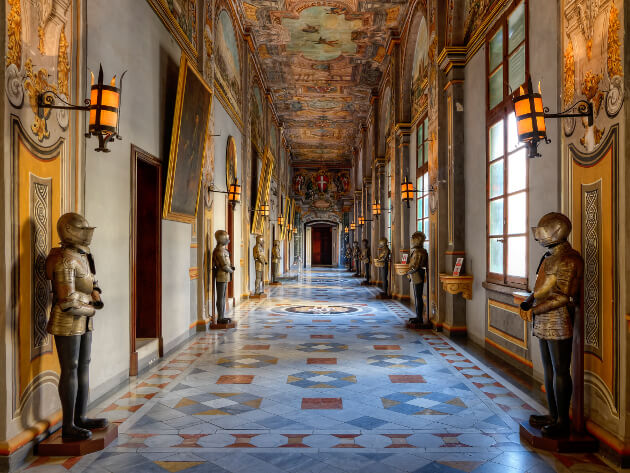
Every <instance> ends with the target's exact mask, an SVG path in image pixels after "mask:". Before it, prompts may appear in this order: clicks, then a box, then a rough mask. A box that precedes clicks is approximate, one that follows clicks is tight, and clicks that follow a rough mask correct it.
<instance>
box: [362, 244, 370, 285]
mask: <svg viewBox="0 0 630 473" xmlns="http://www.w3.org/2000/svg"><path fill="white" fill-rule="evenodd" d="M361 244H362V246H363V247H362V248H361V262H362V263H363V268H364V269H363V271H364V274H363V276H365V281H363V282H362V283H361V284H364V285H368V284H370V260H371V259H372V254H371V253H372V252H371V251H370V242H369V241H368V240H367V239H365V238H364V239H363V240H362V241H361Z"/></svg>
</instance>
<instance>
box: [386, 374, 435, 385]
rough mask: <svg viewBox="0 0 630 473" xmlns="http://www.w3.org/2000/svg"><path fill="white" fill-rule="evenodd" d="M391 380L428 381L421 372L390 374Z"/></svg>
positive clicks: (395, 381) (404, 381) (394, 381)
mask: <svg viewBox="0 0 630 473" xmlns="http://www.w3.org/2000/svg"><path fill="white" fill-rule="evenodd" d="M389 380H390V381H391V382H392V383H426V381H425V380H424V378H423V377H422V376H420V375H419V374H390V375H389Z"/></svg>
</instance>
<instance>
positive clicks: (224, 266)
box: [212, 230, 234, 324]
mask: <svg viewBox="0 0 630 473" xmlns="http://www.w3.org/2000/svg"><path fill="white" fill-rule="evenodd" d="M214 237H215V238H216V240H217V246H216V247H215V248H214V251H213V252H212V272H213V274H214V283H215V295H216V296H215V297H216V299H217V300H216V308H217V323H220V324H229V323H230V322H231V321H232V320H231V319H226V318H225V295H226V289H227V285H228V283H229V282H230V281H231V280H232V273H234V266H232V262H231V261H230V252H229V251H228V249H227V244H228V243H229V242H230V235H228V233H227V232H226V231H225V230H217V231H216V232H215V234H214Z"/></svg>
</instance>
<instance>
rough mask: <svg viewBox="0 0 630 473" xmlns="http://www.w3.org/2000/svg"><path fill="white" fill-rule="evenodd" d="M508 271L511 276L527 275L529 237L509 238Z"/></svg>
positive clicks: (522, 276)
mask: <svg viewBox="0 0 630 473" xmlns="http://www.w3.org/2000/svg"><path fill="white" fill-rule="evenodd" d="M507 253H508V261H507V263H508V264H507V273H508V274H509V275H510V276H517V277H521V278H524V277H526V276H527V237H524V236H518V237H510V238H508V252H507Z"/></svg>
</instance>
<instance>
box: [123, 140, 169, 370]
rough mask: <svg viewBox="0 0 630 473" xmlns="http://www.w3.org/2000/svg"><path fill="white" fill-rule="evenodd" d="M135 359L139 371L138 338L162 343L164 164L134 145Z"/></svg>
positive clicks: (132, 363) (132, 333) (132, 366)
mask: <svg viewBox="0 0 630 473" xmlns="http://www.w3.org/2000/svg"><path fill="white" fill-rule="evenodd" d="M131 170H132V171H131V208H132V220H131V245H130V251H131V274H132V277H131V324H130V325H131V327H130V336H131V340H130V345H131V359H130V366H129V374H130V375H131V376H134V375H136V374H137V372H138V352H137V350H136V340H137V339H138V338H154V339H155V338H157V339H158V340H159V346H160V356H162V354H163V346H162V242H161V229H162V219H161V210H162V195H161V190H162V164H161V163H160V161H159V160H158V159H157V158H156V157H154V156H151V155H150V154H148V153H146V152H144V151H142V150H141V149H140V148H138V147H136V146H133V145H132V148H131Z"/></svg>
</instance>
